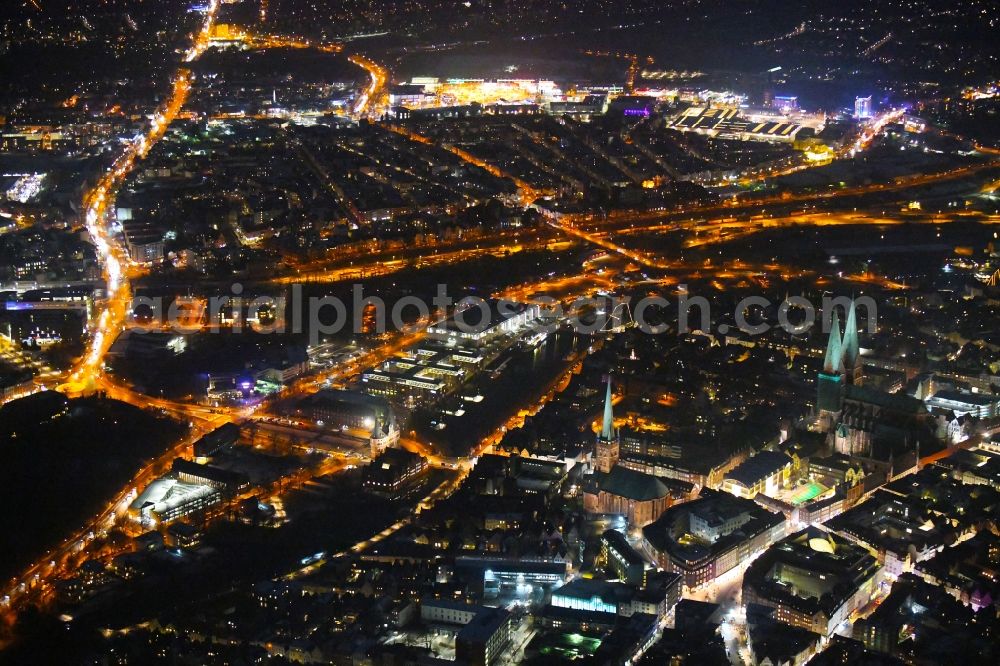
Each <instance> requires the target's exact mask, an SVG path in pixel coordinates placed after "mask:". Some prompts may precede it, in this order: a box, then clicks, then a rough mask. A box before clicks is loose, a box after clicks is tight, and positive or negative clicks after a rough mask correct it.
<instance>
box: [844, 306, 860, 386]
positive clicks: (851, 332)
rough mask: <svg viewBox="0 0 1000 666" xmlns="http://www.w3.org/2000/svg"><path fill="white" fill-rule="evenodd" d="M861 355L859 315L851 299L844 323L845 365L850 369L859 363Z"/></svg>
mask: <svg viewBox="0 0 1000 666" xmlns="http://www.w3.org/2000/svg"><path fill="white" fill-rule="evenodd" d="M860 355H861V345H860V344H859V343H858V315H857V308H856V307H855V304H854V299H853V298H852V299H851V307H850V309H849V310H848V311H847V323H846V324H845V325H844V343H843V357H844V367H845V368H847V369H848V370H849V369H851V368H853V367H854V366H855V365H857V362H858V357H859V356H860Z"/></svg>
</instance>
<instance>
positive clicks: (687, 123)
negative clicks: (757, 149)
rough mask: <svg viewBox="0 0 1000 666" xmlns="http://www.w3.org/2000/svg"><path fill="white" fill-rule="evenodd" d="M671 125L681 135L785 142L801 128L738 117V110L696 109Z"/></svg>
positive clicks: (793, 125)
mask: <svg viewBox="0 0 1000 666" xmlns="http://www.w3.org/2000/svg"><path fill="white" fill-rule="evenodd" d="M672 126H673V128H674V129H677V130H680V131H682V132H697V133H699V134H706V135H708V136H711V137H718V138H720V139H739V140H742V141H781V142H788V143H791V142H792V141H794V140H795V139H796V137H797V136H798V135H799V133H800V132H801V131H802V129H803V128H802V125H798V124H796V123H790V122H787V121H782V120H778V121H767V120H763V121H757V120H750V119H748V118H744V117H742V116H740V115H739V110H738V109H722V108H712V107H699V106H694V107H691V108H689V109H687V110H685V111H684V112H683V113H681V114H680V116H678V117H677V118H676V119H675V120H674V122H673V125H672Z"/></svg>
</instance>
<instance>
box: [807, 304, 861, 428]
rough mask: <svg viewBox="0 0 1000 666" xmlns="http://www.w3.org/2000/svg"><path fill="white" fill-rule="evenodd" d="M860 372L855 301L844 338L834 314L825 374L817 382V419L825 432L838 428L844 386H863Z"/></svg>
mask: <svg viewBox="0 0 1000 666" xmlns="http://www.w3.org/2000/svg"><path fill="white" fill-rule="evenodd" d="M861 370H862V365H861V344H860V342H859V341H858V317H857V311H856V308H855V304H854V300H853V299H852V300H851V305H850V307H849V308H848V310H847V323H846V325H845V326H844V333H843V336H841V333H840V317H839V316H838V314H837V311H836V310H834V311H833V318H832V320H831V327H830V338H829V340H827V343H826V355H825V356H824V357H823V370H822V371H821V372H820V373H819V377H817V379H816V416H817V419H818V420H819V422H820V424H821V425H822V426H823V428H824V429H825V430H832V429H833V426H834V425H835V422H836V420H837V417H838V415H839V413H840V410H841V405H842V403H843V395H844V386H847V385H856V386H857V385H860V384H861V381H862V372H861Z"/></svg>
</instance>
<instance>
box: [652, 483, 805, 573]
mask: <svg viewBox="0 0 1000 666" xmlns="http://www.w3.org/2000/svg"><path fill="white" fill-rule="evenodd" d="M784 535H785V517H784V516H783V515H782V514H780V513H772V512H770V511H768V510H766V509H764V508H762V507H760V506H758V505H757V504H756V503H754V502H752V501H750V500H747V499H741V498H738V497H733V496H731V495H728V494H725V493H720V492H712V491H707V494H706V495H705V496H703V497H701V498H700V499H697V500H694V501H692V502H686V503H684V504H679V505H677V506H675V507H672V508H671V509H669V510H668V511H667V512H666V513H664V514H663V516H661V517H660V519H659V520H657V521H656V522H655V523H653V524H651V525H647V526H646V527H644V528H643V530H642V537H643V541H644V543H645V547H646V549H647V550H648V551H649V552H650V553H652V554H653V555H654V557H656V563H657V565H659V566H660V567H661V568H662V569H665V570H667V571H674V572H676V573H678V574H680V575H681V576H683V580H684V585H685V586H686V587H687V588H688V589H694V588H697V587H700V586H702V585H705V584H707V583H711V582H712V581H714V580H715V579H716V578H718V577H719V576H722V575H723V574H725V573H726V572H728V571H730V570H731V569H733V568H734V567H736V566H737V565H739V564H740V563H741V562H746V561H748V560H749V559H751V558H752V557H753V554H754V553H757V552H760V551H763V550H764V549H765V548H767V547H768V546H770V545H771V544H772V543H774V542H775V541H776V540H777V539H780V538H781V537H783V536H784Z"/></svg>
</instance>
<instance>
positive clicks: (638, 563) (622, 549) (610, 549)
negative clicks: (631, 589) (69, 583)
mask: <svg viewBox="0 0 1000 666" xmlns="http://www.w3.org/2000/svg"><path fill="white" fill-rule="evenodd" d="M601 561H602V562H604V567H605V569H607V570H608V571H609V572H610V573H611V574H613V575H614V576H615V577H617V578H618V579H619V580H622V581H624V582H626V583H629V584H631V585H639V586H642V585H645V584H646V560H644V559H643V558H642V555H640V554H639V553H638V551H636V549H635V548H633V547H632V545H631V544H630V543H629V542H628V541H627V540H626V539H625V535H624V534H622V533H621V532H619V531H618V530H606V531H605V532H604V534H602V535H601Z"/></svg>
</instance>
